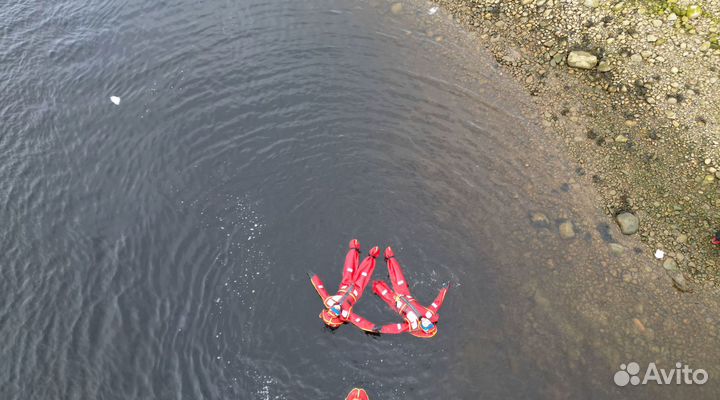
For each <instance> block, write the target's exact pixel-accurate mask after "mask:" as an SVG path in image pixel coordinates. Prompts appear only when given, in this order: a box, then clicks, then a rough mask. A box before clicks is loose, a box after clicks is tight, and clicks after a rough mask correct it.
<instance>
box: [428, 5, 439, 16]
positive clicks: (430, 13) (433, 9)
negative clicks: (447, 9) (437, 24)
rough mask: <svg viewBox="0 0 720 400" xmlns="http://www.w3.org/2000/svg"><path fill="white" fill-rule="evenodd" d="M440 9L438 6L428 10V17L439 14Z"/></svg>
mask: <svg viewBox="0 0 720 400" xmlns="http://www.w3.org/2000/svg"><path fill="white" fill-rule="evenodd" d="M438 9H439V7H438V6H435V7H430V9H429V10H428V15H435V13H436V12H438Z"/></svg>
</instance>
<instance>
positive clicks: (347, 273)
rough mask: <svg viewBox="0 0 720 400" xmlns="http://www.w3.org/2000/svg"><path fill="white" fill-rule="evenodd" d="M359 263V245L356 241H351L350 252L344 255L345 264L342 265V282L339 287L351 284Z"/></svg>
mask: <svg viewBox="0 0 720 400" xmlns="http://www.w3.org/2000/svg"><path fill="white" fill-rule="evenodd" d="M359 261H360V243H359V242H358V241H357V240H356V239H353V240H351V241H350V250H348V252H347V254H346V255H345V264H344V265H343V273H342V281H341V282H340V286H349V285H350V284H351V283H353V281H354V277H355V273H356V271H357V269H358V262H359Z"/></svg>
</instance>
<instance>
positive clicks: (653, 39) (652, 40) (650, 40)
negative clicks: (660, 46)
mask: <svg viewBox="0 0 720 400" xmlns="http://www.w3.org/2000/svg"><path fill="white" fill-rule="evenodd" d="M645 40H647V41H648V42H651V43H655V42H657V40H658V37H657V36H655V35H647V37H646V38H645Z"/></svg>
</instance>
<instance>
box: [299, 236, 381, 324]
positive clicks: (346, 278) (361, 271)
mask: <svg viewBox="0 0 720 400" xmlns="http://www.w3.org/2000/svg"><path fill="white" fill-rule="evenodd" d="M378 255H380V249H379V248H378V247H377V246H375V247H373V248H372V249H370V254H369V255H368V256H367V257H365V259H364V260H363V261H362V263H360V265H358V261H359V259H360V243H359V242H358V241H357V240H356V239H353V240H351V241H350V250H349V251H348V253H347V255H346V256H345V265H344V267H343V275H342V281H341V282H340V288H339V289H338V291H337V293H336V294H335V295H334V296H330V295H329V294H328V292H327V290H325V285H324V284H323V282H322V280H320V277H319V276H317V275H316V274H312V273H309V274H308V275H310V281H311V282H312V284H313V286H314V287H315V290H316V291H317V293H318V295H320V297H321V298H322V300H323V304H324V305H325V309H324V310H323V311H322V312H321V313H320V319H322V320H323V322H324V323H325V324H326V325H327V326H329V327H331V328H337V327H339V326H340V325H342V324H344V323H346V322H349V323H351V324H353V325H355V326H357V327H358V328H360V329H362V330H364V331H367V332H375V331H377V330H379V327H376V326H375V324H373V323H372V322H370V321H368V320H366V319H365V318H363V317H361V316H359V315H357V314H355V313H354V312H353V311H352V308H353V306H354V305H355V303H357V302H358V300H360V297H361V296H362V294H363V291H365V288H366V287H367V285H368V283H370V277H371V276H372V274H373V271H374V270H375V259H376V258H377V256H378ZM337 304H339V305H340V315H336V314H334V313H333V312H331V311H330V309H331V308H332V307H333V306H335V305H337Z"/></svg>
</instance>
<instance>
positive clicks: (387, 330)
mask: <svg viewBox="0 0 720 400" xmlns="http://www.w3.org/2000/svg"><path fill="white" fill-rule="evenodd" d="M409 330H410V325H408V323H407V322H404V323H402V324H387V325H383V327H382V328H380V333H382V334H385V335H398V334H401V333H403V332H407V331H409Z"/></svg>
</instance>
